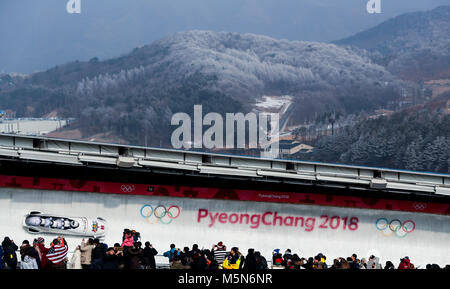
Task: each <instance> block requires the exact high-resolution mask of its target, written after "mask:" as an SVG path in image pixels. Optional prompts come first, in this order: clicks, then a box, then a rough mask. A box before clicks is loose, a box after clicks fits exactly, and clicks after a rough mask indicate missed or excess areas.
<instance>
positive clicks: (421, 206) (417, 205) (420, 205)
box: [413, 203, 427, 211]
mask: <svg viewBox="0 0 450 289" xmlns="http://www.w3.org/2000/svg"><path fill="white" fill-rule="evenodd" d="M413 207H414V209H416V210H417V211H423V210H425V209H426V208H427V204H424V203H414V204H413Z"/></svg>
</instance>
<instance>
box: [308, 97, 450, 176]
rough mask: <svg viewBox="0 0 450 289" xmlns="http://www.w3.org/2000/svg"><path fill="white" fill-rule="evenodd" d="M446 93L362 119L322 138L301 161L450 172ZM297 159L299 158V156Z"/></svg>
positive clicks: (449, 136)
mask: <svg viewBox="0 0 450 289" xmlns="http://www.w3.org/2000/svg"><path fill="white" fill-rule="evenodd" d="M448 100H450V93H446V94H444V95H442V96H441V97H440V98H438V99H436V100H433V101H431V102H430V103H427V104H426V105H419V106H415V107H412V108H409V109H407V110H404V111H400V112H397V113H395V114H393V115H391V116H390V117H380V118H378V119H370V120H365V121H362V122H360V123H358V124H357V125H355V126H353V127H347V128H345V129H343V130H342V131H339V132H338V133H336V134H335V135H334V136H327V137H322V138H321V139H320V140H319V141H318V142H317V147H316V150H315V152H314V153H313V154H311V155H310V156H305V155H302V156H301V158H302V159H305V158H307V159H311V160H314V161H322V162H332V163H346V164H357V165H358V164H359V165H366V166H378V167H388V168H396V169H408V170H417V171H432V172H443V173H447V172H449V169H450V113H449V112H450V110H448V109H447V110H446V107H447V101H448ZM299 157H300V156H299Z"/></svg>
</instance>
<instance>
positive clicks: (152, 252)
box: [142, 242, 158, 269]
mask: <svg viewBox="0 0 450 289" xmlns="http://www.w3.org/2000/svg"><path fill="white" fill-rule="evenodd" d="M157 254H158V251H156V249H155V248H153V246H152V245H151V244H150V242H145V248H144V250H143V252H142V261H143V265H144V268H145V269H156V262H155V256H156V255H157Z"/></svg>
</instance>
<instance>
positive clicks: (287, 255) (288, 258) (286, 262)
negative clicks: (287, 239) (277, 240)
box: [283, 249, 292, 267]
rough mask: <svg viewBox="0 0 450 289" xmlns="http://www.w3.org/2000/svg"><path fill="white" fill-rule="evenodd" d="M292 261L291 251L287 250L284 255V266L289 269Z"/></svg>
mask: <svg viewBox="0 0 450 289" xmlns="http://www.w3.org/2000/svg"><path fill="white" fill-rule="evenodd" d="M291 260H292V253H291V249H287V250H286V252H284V255H283V266H284V267H287V266H288V265H289V264H290V262H291Z"/></svg>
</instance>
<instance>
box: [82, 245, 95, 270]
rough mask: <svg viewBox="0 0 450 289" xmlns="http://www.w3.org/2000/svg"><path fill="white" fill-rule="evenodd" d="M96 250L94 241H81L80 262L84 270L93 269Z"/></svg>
mask: <svg viewBox="0 0 450 289" xmlns="http://www.w3.org/2000/svg"><path fill="white" fill-rule="evenodd" d="M93 249H94V239H89V240H88V241H87V242H85V241H84V239H83V240H81V245H80V252H81V256H80V262H81V267H82V268H83V269H89V268H91V262H92V250H93Z"/></svg>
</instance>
